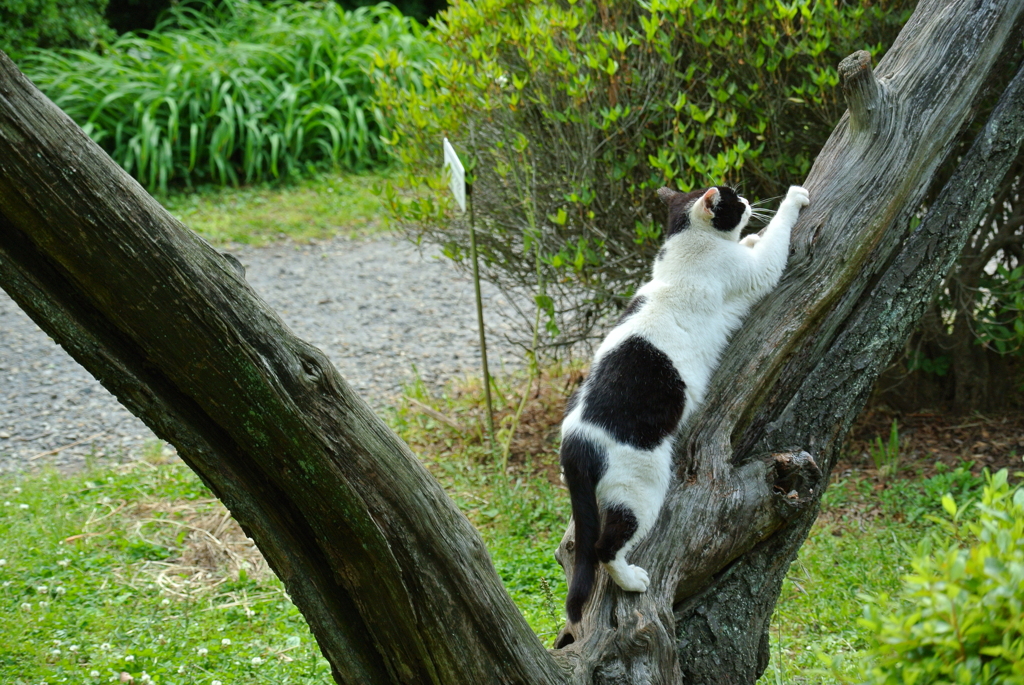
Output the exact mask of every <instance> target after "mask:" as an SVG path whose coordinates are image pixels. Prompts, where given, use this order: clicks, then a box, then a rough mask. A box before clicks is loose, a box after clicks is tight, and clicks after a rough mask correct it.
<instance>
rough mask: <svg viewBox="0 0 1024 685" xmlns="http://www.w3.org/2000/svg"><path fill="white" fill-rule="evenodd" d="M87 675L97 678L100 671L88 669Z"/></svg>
mask: <svg viewBox="0 0 1024 685" xmlns="http://www.w3.org/2000/svg"><path fill="white" fill-rule="evenodd" d="M89 677H90V678H99V677H100V672H99V671H89Z"/></svg>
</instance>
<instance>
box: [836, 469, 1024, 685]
mask: <svg viewBox="0 0 1024 685" xmlns="http://www.w3.org/2000/svg"><path fill="white" fill-rule="evenodd" d="M987 481H988V482H987V484H986V486H985V488H984V491H983V494H982V497H981V501H980V502H977V503H975V504H974V505H973V507H958V506H957V504H956V502H955V501H954V500H953V498H952V497H951V496H950V495H946V496H945V497H943V498H942V506H943V508H944V509H945V510H946V512H947V513H948V514H949V518H946V519H939V518H937V517H933V520H935V521H936V522H937V523H938V524H939V525H940V526H941V528H942V532H943V533H944V535H943V537H942V538H941V539H942V540H943V541H944V540H947V539H948V537H951V538H952V539H953V540H954V541H955V542H953V543H952V544H949V543H946V542H942V541H940V540H939V539H938V538H937V537H936V536H934V535H933V536H929V537H927V538H925V539H924V540H923V541H922V542H921V543H920V545H919V546H918V548H917V551H916V553H915V554H914V557H913V573H911V574H909V575H907V576H906V577H905V578H904V581H903V588H902V590H901V591H900V592H899V593H898V594H897V595H896V596H894V597H889V596H887V595H884V594H883V595H879V596H877V597H866V598H865V599H866V600H867V603H866V605H865V607H864V617H863V618H862V619H861V620H860V624H861V625H862V626H863V627H865V628H866V629H867V630H868V631H869V636H868V645H869V646H868V648H867V649H866V650H865V651H863V652H862V653H861V654H860V655H859V657H858V662H859V664H858V667H857V668H856V669H855V670H856V675H855V676H854V677H852V678H851V677H850V676H849V675H846V676H843V680H844V681H845V682H858V683H871V684H873V685H906V684H911V683H912V684H914V685H928V684H930V683H958V684H959V683H963V685H979V684H981V683H1000V684H1003V685H1014V684H1016V685H1020V684H1021V683H1024V488H1011V487H1010V486H1009V484H1008V482H1007V472H1006V471H1005V470H1003V471H1000V472H998V473H996V474H995V475H994V476H987ZM972 510H976V511H972ZM968 513H970V514H975V513H976V516H972V517H970V518H968V516H967V514H968ZM832 666H833V668H834V669H835V670H836V671H837V672H838V671H840V670H842V669H841V668H840V666H839V664H837V663H836V662H835V661H832Z"/></svg>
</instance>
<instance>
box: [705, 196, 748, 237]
mask: <svg viewBox="0 0 1024 685" xmlns="http://www.w3.org/2000/svg"><path fill="white" fill-rule="evenodd" d="M715 187H716V188H718V204H716V205H715V208H714V212H715V216H714V218H713V219H711V225H712V226H714V227H715V229H717V230H719V231H731V230H732V229H734V228H736V225H737V224H739V222H740V219H742V218H743V212H745V211H747V208H746V207H745V206H744V204H743V203H742V202H740V196H739V195H738V194H737V193H736V191H735V190H733V189H732V188H730V187H729V186H715Z"/></svg>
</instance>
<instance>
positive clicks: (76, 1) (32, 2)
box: [0, 0, 115, 58]
mask: <svg viewBox="0 0 1024 685" xmlns="http://www.w3.org/2000/svg"><path fill="white" fill-rule="evenodd" d="M106 7H107V0H71V2H58V1H57V0H0V49H3V50H4V51H5V52H7V53H9V54H10V55H11V56H12V57H15V58H17V57H18V56H19V55H21V53H23V52H25V51H26V50H28V49H29V48H33V47H37V46H38V47H42V48H90V47H94V46H96V45H98V44H100V43H102V42H104V41H110V40H113V39H114V35H115V34H114V32H113V30H111V29H110V27H109V26H107V23H106V21H105V20H104V18H103V12H104V10H105V9H106Z"/></svg>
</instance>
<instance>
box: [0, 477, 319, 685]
mask: <svg viewBox="0 0 1024 685" xmlns="http://www.w3.org/2000/svg"><path fill="white" fill-rule="evenodd" d="M0 500H2V501H3V503H4V505H3V506H2V507H0V541H2V542H0V559H3V560H4V563H3V565H2V566H0V682H2V683H4V684H5V685H28V684H29V683H31V684H32V685H38V684H39V683H41V682H45V683H61V682H69V683H101V682H103V683H106V682H109V681H110V680H112V679H116V678H118V677H120V674H121V673H128V674H129V675H130V676H132V677H133V678H134V679H135V681H134V682H136V683H144V682H146V676H148V677H150V678H152V680H153V681H154V682H158V683H168V684H172V683H173V684H180V685H186V684H199V683H202V684H204V685H208V684H209V683H211V682H212V681H214V680H219V681H221V682H222V683H225V684H227V685H237V684H239V683H275V684H276V683H282V684H283V683H294V684H296V685H299V684H309V685H312V684H313V683H316V684H317V685H326V684H327V683H330V682H332V681H331V678H330V669H329V667H328V665H327V662H326V661H325V660H324V659H323V658H322V657H321V656H320V652H319V649H318V648H317V647H316V644H315V643H314V641H313V639H312V636H311V635H310V632H309V629H308V628H307V626H306V624H305V622H304V621H303V619H302V617H301V615H300V614H299V612H298V610H297V609H296V608H295V607H294V606H293V605H292V604H291V602H289V601H288V599H287V597H286V595H285V594H284V591H283V588H282V586H281V583H280V582H279V581H278V580H277V579H276V578H275V577H274V576H273V575H272V574H270V573H267V572H265V571H264V570H263V569H262V568H261V567H260V564H259V563H258V562H256V563H254V562H253V561H251V560H252V558H253V557H252V555H245V554H241V553H240V550H244V548H245V547H246V545H245V543H244V538H243V537H241V534H240V531H237V530H235V529H234V528H233V527H232V526H229V527H228V529H227V530H224V531H220V530H219V528H218V527H217V526H218V523H219V522H221V521H223V520H224V519H223V512H224V509H223V507H222V506H221V505H220V504H219V503H218V502H216V500H213V499H212V498H211V496H210V493H209V492H208V491H207V490H206V488H205V487H203V485H202V484H201V483H200V481H199V479H198V478H196V477H195V475H193V474H192V473H191V471H189V470H188V469H187V468H185V467H184V466H182V465H180V464H152V463H150V462H147V461H142V462H137V463H135V464H132V465H129V466H127V467H123V468H118V469H111V470H104V471H91V472H87V473H81V474H78V475H74V476H67V475H60V474H56V473H52V472H51V473H44V474H41V475H35V476H26V477H9V476H8V477H5V478H4V479H3V480H0ZM7 502H10V504H7ZM201 531H207V532H201ZM222 545H223V546H224V547H225V548H226V549H229V550H232V549H233V550H234V554H235V557H234V558H233V559H232V558H230V555H228V554H226V553H224V552H223V549H222ZM218 554H220V557H218ZM183 555H184V556H183ZM246 556H248V557H249V559H250V560H249V561H247V560H246ZM93 674H96V675H93ZM143 674H146V675H145V676H144V675H143Z"/></svg>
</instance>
